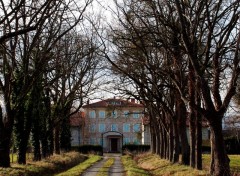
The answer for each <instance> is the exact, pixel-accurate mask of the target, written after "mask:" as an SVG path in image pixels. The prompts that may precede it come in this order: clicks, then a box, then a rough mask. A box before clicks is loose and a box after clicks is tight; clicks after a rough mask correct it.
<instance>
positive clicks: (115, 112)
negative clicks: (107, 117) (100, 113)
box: [112, 110, 117, 118]
mask: <svg viewBox="0 0 240 176" xmlns="http://www.w3.org/2000/svg"><path fill="white" fill-rule="evenodd" d="M112 117H113V118H117V111H116V110H114V111H113V112H112Z"/></svg>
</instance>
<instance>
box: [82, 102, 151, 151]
mask: <svg viewBox="0 0 240 176" xmlns="http://www.w3.org/2000/svg"><path fill="white" fill-rule="evenodd" d="M83 109H84V113H85V125H84V129H83V139H82V140H83V144H92V145H102V146H103V151H104V152H121V150H122V145H124V144H149V141H148V140H150V134H149V133H150V132H149V128H148V126H147V125H144V123H143V119H144V106H143V105H142V104H140V103H137V102H135V99H130V101H128V100H122V99H116V98H112V99H106V100H102V101H99V102H96V103H92V104H89V103H88V104H87V105H85V106H83Z"/></svg>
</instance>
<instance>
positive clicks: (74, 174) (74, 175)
mask: <svg viewBox="0 0 240 176" xmlns="http://www.w3.org/2000/svg"><path fill="white" fill-rule="evenodd" d="M100 159H101V157H100V156H98V155H89V158H88V159H87V160H85V161H84V162H82V163H80V164H79V165H77V166H75V167H73V168H71V169H69V170H67V171H65V172H62V173H60V174H57V175H56V176H69V175H71V176H79V175H81V174H82V173H83V172H84V171H85V170H86V169H87V168H89V167H90V166H92V165H93V164H94V163H95V162H97V161H99V160H100Z"/></svg>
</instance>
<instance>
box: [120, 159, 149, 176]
mask: <svg viewBox="0 0 240 176" xmlns="http://www.w3.org/2000/svg"><path fill="white" fill-rule="evenodd" d="M121 160H122V163H123V167H124V170H125V171H126V175H127V176H149V173H148V172H147V171H145V170H144V169H142V168H141V167H139V166H138V165H137V163H136V162H135V161H134V160H132V158H131V157H130V156H129V155H124V156H122V158H121Z"/></svg>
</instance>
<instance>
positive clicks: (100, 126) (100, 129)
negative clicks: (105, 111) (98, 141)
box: [99, 123, 105, 133]
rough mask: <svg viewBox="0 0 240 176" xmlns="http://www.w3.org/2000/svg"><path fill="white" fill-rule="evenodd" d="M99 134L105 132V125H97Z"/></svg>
mask: <svg viewBox="0 0 240 176" xmlns="http://www.w3.org/2000/svg"><path fill="white" fill-rule="evenodd" d="M99 132H101V133H103V132H105V124H102V123H100V124H99Z"/></svg>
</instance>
